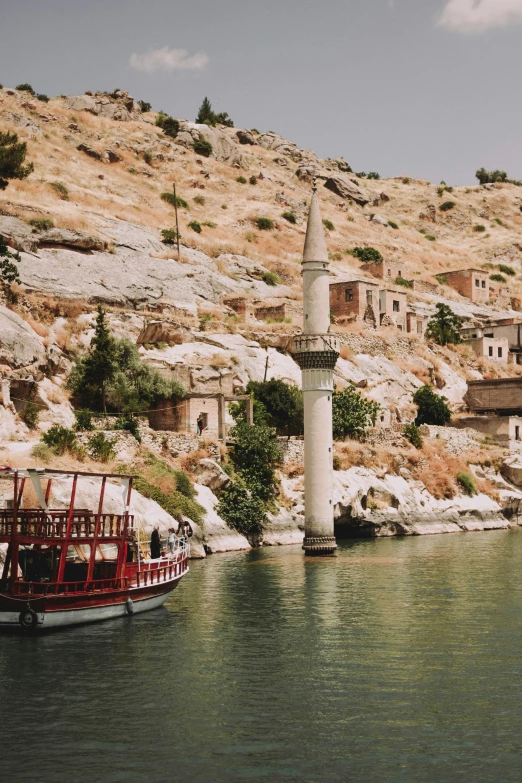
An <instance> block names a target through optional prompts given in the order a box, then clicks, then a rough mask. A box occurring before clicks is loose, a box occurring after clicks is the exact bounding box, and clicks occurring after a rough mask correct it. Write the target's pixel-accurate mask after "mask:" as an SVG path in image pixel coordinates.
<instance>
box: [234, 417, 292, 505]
mask: <svg viewBox="0 0 522 783" xmlns="http://www.w3.org/2000/svg"><path fill="white" fill-rule="evenodd" d="M230 435H231V436H232V437H233V438H234V446H233V448H232V451H231V455H230V458H231V461H232V464H233V466H234V468H235V470H236V472H237V473H238V474H239V476H241V478H242V479H243V481H244V482H245V485H246V487H247V489H248V490H249V491H250V492H252V494H253V495H255V496H256V497H258V498H260V499H261V500H262V501H264V502H266V501H269V500H271V499H272V498H273V497H274V494H275V483H276V482H275V472H276V470H277V468H278V467H279V466H280V465H281V463H282V457H281V452H280V451H279V447H278V445H277V440H276V433H275V430H274V429H272V427H265V426H260V425H256V424H254V425H252V424H246V422H239V424H236V426H235V427H233V428H232V429H231V431H230Z"/></svg>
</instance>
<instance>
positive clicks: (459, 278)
mask: <svg viewBox="0 0 522 783" xmlns="http://www.w3.org/2000/svg"><path fill="white" fill-rule="evenodd" d="M444 277H445V278H446V282H447V284H448V285H449V286H450V287H451V288H454V289H455V291H458V293H459V294H461V296H465V297H467V298H468V299H471V301H472V302H478V303H480V302H487V301H488V299H489V276H488V273H487V272H484V270H482V269H458V270H456V271H454V272H444Z"/></svg>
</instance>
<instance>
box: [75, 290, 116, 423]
mask: <svg viewBox="0 0 522 783" xmlns="http://www.w3.org/2000/svg"><path fill="white" fill-rule="evenodd" d="M82 369H83V372H82V373H81V380H80V378H78V381H79V383H80V384H81V385H80V386H79V387H78V386H76V388H72V389H71V390H72V391H73V393H74V392H81V393H82V395H83V394H84V393H85V392H87V390H90V392H91V394H92V393H94V397H95V398H96V397H99V399H100V400H101V407H102V410H103V412H104V413H107V386H108V384H109V383H110V381H112V380H113V378H114V376H115V375H116V371H117V369H118V364H117V356H116V340H115V339H114V337H113V336H112V335H111V333H110V332H109V330H108V328H107V324H106V323H105V310H104V309H103V307H102V306H101V305H98V315H97V316H96V328H95V330H94V337H93V338H92V342H91V350H90V351H89V354H88V355H87V357H86V358H85V361H84V364H83V368H82ZM73 377H74V376H73Z"/></svg>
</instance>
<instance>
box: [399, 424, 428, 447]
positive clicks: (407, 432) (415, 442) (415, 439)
mask: <svg viewBox="0 0 522 783" xmlns="http://www.w3.org/2000/svg"><path fill="white" fill-rule="evenodd" d="M402 434H403V435H404V437H405V438H407V440H409V441H410V443H411V445H412V446H415V448H416V449H422V446H423V444H424V441H423V439H422V435H421V431H420V427H417V425H416V424H413V423H412V424H405V425H404V428H403V430H402Z"/></svg>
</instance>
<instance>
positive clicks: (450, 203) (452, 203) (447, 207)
mask: <svg viewBox="0 0 522 783" xmlns="http://www.w3.org/2000/svg"><path fill="white" fill-rule="evenodd" d="M456 206H457V203H456V202H455V201H444V203H443V204H441V205H440V207H439V209H440V211H441V212H449V211H450V209H453V207H456Z"/></svg>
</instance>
